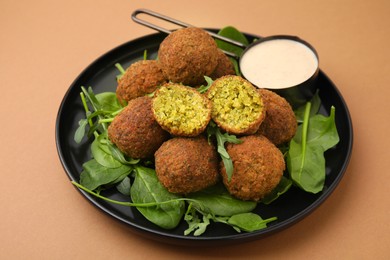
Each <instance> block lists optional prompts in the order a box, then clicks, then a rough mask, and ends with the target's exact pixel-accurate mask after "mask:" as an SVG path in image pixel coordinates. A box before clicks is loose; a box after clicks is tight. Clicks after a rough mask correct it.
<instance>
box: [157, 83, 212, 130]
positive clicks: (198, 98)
mask: <svg viewBox="0 0 390 260" xmlns="http://www.w3.org/2000/svg"><path fill="white" fill-rule="evenodd" d="M152 110H153V114H154V117H155V119H156V121H157V122H158V123H159V124H160V125H161V127H162V128H163V129H165V130H166V131H168V132H170V133H171V134H172V135H175V136H197V135H199V134H200V133H202V132H203V131H204V130H205V128H206V127H207V124H208V123H209V121H210V118H211V102H210V100H208V99H207V98H206V97H205V96H204V95H202V94H200V93H199V92H198V91H196V90H195V89H193V88H191V87H187V86H184V85H181V84H177V83H167V84H165V85H163V86H162V87H161V88H160V89H159V90H158V91H157V92H156V93H155V96H154V98H153V103H152Z"/></svg>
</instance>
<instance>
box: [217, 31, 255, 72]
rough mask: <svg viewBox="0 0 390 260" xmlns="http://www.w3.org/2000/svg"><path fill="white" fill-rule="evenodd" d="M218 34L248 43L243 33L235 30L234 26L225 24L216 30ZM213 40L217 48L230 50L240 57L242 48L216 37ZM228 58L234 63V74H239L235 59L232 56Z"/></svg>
mask: <svg viewBox="0 0 390 260" xmlns="http://www.w3.org/2000/svg"><path fill="white" fill-rule="evenodd" d="M218 34H219V35H221V36H224V37H226V38H229V39H232V40H235V41H238V42H241V43H243V44H245V45H248V44H249V43H248V39H247V38H246V37H245V35H244V34H242V33H241V32H240V31H239V30H237V29H236V28H234V27H232V26H227V27H224V28H222V29H221V30H220V31H219V32H218ZM215 42H216V43H217V46H218V48H220V49H221V50H224V51H228V52H232V53H234V54H235V55H237V56H238V57H240V56H241V54H242V52H243V49H242V48H240V47H237V46H235V45H233V44H230V43H227V42H224V41H221V40H218V39H216V40H215ZM229 59H230V60H231V62H232V63H233V65H234V70H235V71H236V74H237V75H241V72H240V69H239V66H238V62H237V60H236V59H234V58H232V57H229Z"/></svg>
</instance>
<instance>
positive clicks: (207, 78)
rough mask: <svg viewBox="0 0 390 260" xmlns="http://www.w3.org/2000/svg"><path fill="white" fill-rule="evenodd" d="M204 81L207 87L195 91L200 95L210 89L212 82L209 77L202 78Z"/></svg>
mask: <svg viewBox="0 0 390 260" xmlns="http://www.w3.org/2000/svg"><path fill="white" fill-rule="evenodd" d="M204 79H205V80H206V83H207V85H206V86H203V85H202V86H200V87H199V88H198V89H197V91H198V92H199V93H201V94H203V93H205V92H206V91H207V90H208V89H209V88H210V87H211V85H212V84H213V82H214V81H213V80H212V78H210V77H207V76H204Z"/></svg>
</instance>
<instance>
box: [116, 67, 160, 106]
mask: <svg viewBox="0 0 390 260" xmlns="http://www.w3.org/2000/svg"><path fill="white" fill-rule="evenodd" d="M166 82H167V79H166V78H165V76H164V74H163V73H162V70H161V68H160V65H159V63H158V62H157V61H156V60H140V61H137V62H135V63H133V64H131V65H130V66H129V67H128V68H127V69H126V71H125V74H124V75H123V76H122V77H121V78H120V79H119V80H118V86H117V89H116V96H117V98H118V100H119V101H120V102H121V103H122V104H124V103H125V102H124V101H130V100H132V99H134V98H137V97H141V96H145V95H146V94H150V93H152V92H154V91H155V90H156V89H157V87H159V86H160V85H162V84H164V83H166Z"/></svg>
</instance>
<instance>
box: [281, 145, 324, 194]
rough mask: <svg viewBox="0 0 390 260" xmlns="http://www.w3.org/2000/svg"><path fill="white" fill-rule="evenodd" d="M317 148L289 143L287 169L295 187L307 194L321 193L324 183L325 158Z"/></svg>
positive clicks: (321, 150) (319, 148) (320, 149)
mask: <svg viewBox="0 0 390 260" xmlns="http://www.w3.org/2000/svg"><path fill="white" fill-rule="evenodd" d="M323 152H324V151H323V149H322V148H321V147H319V146H311V145H307V144H302V143H297V142H295V141H294V140H291V142H290V150H289V153H288V160H287V167H288V168H289V172H290V175H291V178H292V180H293V181H294V183H295V184H296V185H298V186H299V187H300V188H302V189H303V190H305V191H307V192H311V193H318V192H320V191H322V189H323V186H324V182H325V157H324V156H323Z"/></svg>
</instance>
